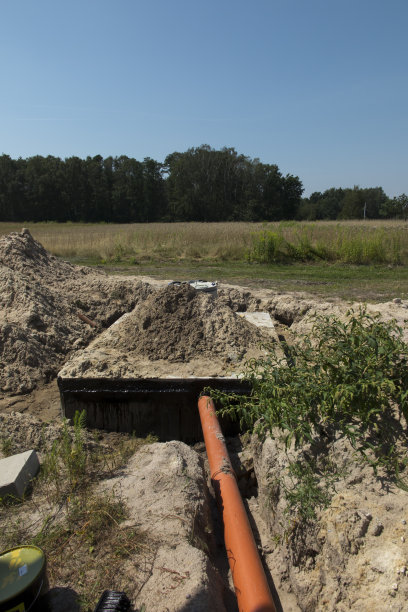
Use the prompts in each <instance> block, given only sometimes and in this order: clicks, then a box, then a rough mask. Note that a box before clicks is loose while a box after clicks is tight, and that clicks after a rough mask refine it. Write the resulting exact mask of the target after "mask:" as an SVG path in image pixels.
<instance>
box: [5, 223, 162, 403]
mask: <svg viewBox="0 0 408 612" xmlns="http://www.w3.org/2000/svg"><path fill="white" fill-rule="evenodd" d="M150 292H151V288H150V286H149V285H148V284H147V283H141V282H136V281H132V280H129V279H126V280H124V279H120V278H115V277H108V276H106V275H105V274H103V273H101V272H98V271H94V270H92V269H90V268H84V267H79V266H73V265H71V264H69V263H67V262H64V261H60V260H58V259H57V258H56V257H54V256H52V255H50V254H49V253H48V252H47V251H46V250H45V249H44V248H43V247H42V246H41V244H40V243H39V242H37V241H36V240H34V238H33V237H32V236H31V234H30V232H29V231H28V230H23V231H22V232H21V233H16V232H15V233H11V234H9V235H8V236H3V237H2V238H0V389H1V391H3V392H10V393H26V392H28V391H31V390H32V389H33V388H34V387H35V386H36V384H37V383H39V382H40V381H43V382H47V381H49V380H50V379H51V378H52V377H53V376H55V375H56V373H57V372H58V369H59V367H60V366H61V364H62V363H63V362H64V361H65V359H66V356H67V355H68V354H69V353H70V352H71V351H72V349H77V348H79V347H81V346H85V345H86V344H87V343H88V342H89V341H90V340H91V339H92V338H93V337H95V335H96V333H97V332H98V330H100V329H101V327H107V326H108V325H110V324H111V323H112V322H113V321H115V320H116V319H118V318H119V317H120V316H121V315H122V314H123V313H125V312H128V311H130V310H132V308H134V307H135V305H136V304H137V303H138V301H139V300H140V299H144V298H145V297H146V296H147V295H148V294H149V293H150ZM80 314H82V315H85V316H86V317H88V318H89V319H90V320H92V321H93V322H95V323H96V327H95V328H92V327H91V326H90V325H88V324H87V323H84V321H83V320H81V319H80V318H79V315H80Z"/></svg>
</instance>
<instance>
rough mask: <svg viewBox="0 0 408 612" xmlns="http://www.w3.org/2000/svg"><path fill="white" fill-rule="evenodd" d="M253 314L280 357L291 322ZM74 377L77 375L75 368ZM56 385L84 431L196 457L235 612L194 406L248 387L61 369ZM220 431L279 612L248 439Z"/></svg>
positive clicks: (235, 382)
mask: <svg viewBox="0 0 408 612" xmlns="http://www.w3.org/2000/svg"><path fill="white" fill-rule="evenodd" d="M240 309H241V313H240V315H241V316H245V307H243V306H242V305H240ZM257 314H258V315H259V314H260V315H263V324H265V320H267V322H268V326H269V329H270V330H271V333H272V335H273V338H274V341H276V342H278V343H279V344H281V346H282V351H283V353H284V352H285V343H286V342H287V341H288V336H290V331H289V328H290V325H291V323H292V321H289V320H286V319H285V320H281V321H278V320H272V319H271V318H270V316H269V314H268V313H257ZM249 316H250V317H251V316H252V318H253V317H254V314H253V313H252V315H249ZM258 318H259V317H258ZM261 318H262V317H261ZM118 324H119V326H120V321H119V322H117V323H116V324H115V325H116V326H117V325H118ZM110 339H111V338H110ZM108 341H109V337H108ZM71 371H72V369H71ZM73 371H74V372H76V371H77V370H76V369H75V368H74V369H73ZM58 385H59V389H60V395H61V405H62V411H63V414H64V416H65V417H67V418H69V419H72V418H73V416H74V414H75V413H76V411H82V410H85V412H86V415H87V426H88V427H90V428H97V429H101V430H107V431H119V432H121V431H122V432H128V433H135V434H136V435H137V436H139V437H143V436H146V435H149V434H153V435H154V436H155V437H157V439H158V440H159V441H160V442H170V441H174V440H178V441H181V442H184V443H186V444H188V445H189V446H190V447H191V448H192V449H193V450H194V451H195V452H196V453H198V455H199V456H200V458H201V460H202V462H203V466H204V469H205V473H206V480H207V491H206V492H205V494H206V495H207V496H208V499H209V504H210V509H211V520H212V532H213V533H212V538H213V545H212V546H211V547H210V548H209V556H210V559H211V562H212V564H213V565H214V567H215V568H216V570H217V571H218V573H219V575H220V576H221V579H222V581H223V583H224V585H225V590H224V594H223V601H224V605H225V609H226V610H228V611H230V610H231V611H236V610H238V604H237V600H236V596H235V594H234V585H233V580H232V575H231V571H230V568H229V564H228V558H227V553H226V549H225V542H224V525H223V523H222V519H221V516H220V508H219V504H217V500H216V495H215V493H214V489H213V487H212V484H211V473H210V468H209V463H208V458H207V453H206V448H205V444H204V442H203V433H202V429H201V423H200V418H199V413H198V409H197V400H198V398H199V396H200V393H202V392H203V391H204V390H205V389H206V388H216V389H219V390H222V391H225V392H233V393H248V392H249V391H250V387H249V386H248V384H247V383H245V382H244V381H242V380H240V379H239V378H238V377H236V376H232V377H228V376H221V377H214V376H212V377H205V376H190V377H185V378H182V377H177V376H170V377H157V378H138V379H136V378H126V377H124V378H123V379H118V378H109V377H105V376H99V377H92V376H90V377H89V376H81V375H79V376H78V375H74V376H71V375H70V374H69V368H68V370H67V368H65V369H64V370H63V371H62V372H61V373H60V375H59V377H58ZM221 426H222V430H223V433H224V435H225V439H226V444H227V448H228V453H229V457H230V459H231V463H232V465H233V469H234V472H235V475H236V479H237V484H238V488H239V491H240V493H241V496H242V499H243V503H244V506H245V509H246V512H247V516H248V519H249V522H250V525H251V528H252V532H253V536H254V539H255V543H256V547H257V549H258V553H259V557H260V559H261V563H262V566H263V569H264V572H265V576H266V580H267V582H268V585H269V588H270V591H271V593H272V594H273V599H274V605H275V608H276V610H282V609H283V607H282V603H281V599H280V596H279V594H278V592H277V589H276V587H275V584H274V581H273V576H272V574H271V571H270V568H269V566H268V563H267V558H268V555H269V554H270V553H271V551H272V550H271V547H270V545H269V544H268V531H267V527H266V525H265V523H264V522H263V519H262V517H261V514H260V512H259V508H258V502H257V497H258V483H257V478H256V474H255V470H254V465H253V460H252V457H251V456H250V454H248V446H247V444H246V442H247V441H248V438H249V436H247V435H245V432H242V431H240V428H239V425H238V423H237V422H233V421H231V420H230V419H227V418H223V419H221ZM289 609H290V610H294V611H295V610H297V609H298V608H297V606H296V604H294V602H293V601H292V602H291V607H290V608H289Z"/></svg>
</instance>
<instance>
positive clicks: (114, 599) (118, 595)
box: [94, 591, 130, 612]
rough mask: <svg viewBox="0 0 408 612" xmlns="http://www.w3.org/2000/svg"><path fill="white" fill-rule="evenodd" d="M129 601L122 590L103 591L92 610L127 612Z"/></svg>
mask: <svg viewBox="0 0 408 612" xmlns="http://www.w3.org/2000/svg"><path fill="white" fill-rule="evenodd" d="M128 610H130V601H129V599H128V597H127V596H126V594H125V593H123V592H122V591H104V592H103V593H102V595H101V598H100V600H99V602H98V605H97V606H96V608H95V610H94V612H128Z"/></svg>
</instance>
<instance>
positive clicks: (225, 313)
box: [0, 230, 408, 612]
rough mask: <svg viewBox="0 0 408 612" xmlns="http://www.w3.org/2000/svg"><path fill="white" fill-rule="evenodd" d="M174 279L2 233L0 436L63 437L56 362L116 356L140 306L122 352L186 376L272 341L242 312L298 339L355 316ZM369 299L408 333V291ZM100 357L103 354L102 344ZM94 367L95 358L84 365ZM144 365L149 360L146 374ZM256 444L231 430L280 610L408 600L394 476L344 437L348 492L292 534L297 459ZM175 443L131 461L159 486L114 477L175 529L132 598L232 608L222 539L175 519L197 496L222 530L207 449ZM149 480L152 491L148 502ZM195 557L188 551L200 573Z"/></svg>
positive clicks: (328, 306)
mask: <svg viewBox="0 0 408 612" xmlns="http://www.w3.org/2000/svg"><path fill="white" fill-rule="evenodd" d="M166 285H167V283H166V282H158V281H155V282H150V281H149V279H147V278H143V279H137V278H135V277H109V276H107V275H104V274H103V273H99V272H96V271H94V270H92V269H89V268H81V267H75V266H72V265H71V264H69V263H67V262H61V261H59V260H57V259H56V258H54V257H52V256H51V255H49V254H48V253H47V252H46V251H45V250H44V249H43V247H42V246H41V245H40V244H39V243H38V242H36V241H35V240H34V239H33V238H32V237H31V235H30V234H29V232H28V231H27V230H24V231H23V232H21V233H13V234H10V235H9V236H5V237H3V238H1V239H0V355H1V357H0V416H1V417H2V418H0V438H2V439H4V438H10V437H12V438H13V437H14V438H15V440H17V441H18V444H17V442H16V450H25V449H26V448H33V447H34V448H35V447H36V445H38V444H40V441H41V439H43V433H41V432H43V426H42V423H49V424H50V425H48V428H49V429H48V430H47V431H49V439H50V440H52V439H53V436H55V435H56V434H55V431H56V430H55V431H54V429H53V427H54V424H58V423H60V403H59V393H58V388H57V385H56V378H55V377H56V374H57V372H58V371H59V370H60V369H61V368H62V367H63V366H64V364H66V363H67V362H68V361H69V360H71V359H73V358H74V357H76V356H77V355H78V354H79V353H82V355H84V354H85V355H86V354H87V353H86V349H87V347H88V351H90V353H89V354H92V353H93V354H96V355H97V351H98V350H99V351H100V352H103V351H105V352H106V350H107V346H106V343H105V345H104V346H102V345H100V346H99V345H98V339H99V338H100V337H102V336H101V332H105V333H108V332H109V333H110V332H111V330H113V331H112V333H115V334H116V332H115V331H114V330H115V326H113V327H112V324H113V323H114V322H115V321H117V320H118V319H119V318H120V317H121V316H122V315H124V314H125V313H132V314H129V315H128V316H127V319H126V325H125V326H124V327H123V328H121V329H120V330H119V332H118V333H117V334H116V336H115V342H117V351H118V354H120V353H121V354H123V353H124V352H125V353H126V354H127V355H130V354H131V353H132V351H134V352H135V353H137V355H138V359H139V365H140V363H142V362H143V360H145V362H146V363H145V366H146V371H147V368H148V367H149V366H151V364H152V363H155V364H156V367H157V368H158V371H162V372H163V373H164V374H165V373H166V372H168V369H169V367H170V368H171V367H174V368H175V369H176V371H177V372H180V373H182V372H186V373H189V374H187V375H191V373H194V372H195V371H196V370H195V369H194V367H193V366H194V363H195V360H196V359H197V355H198V353H199V354H200V355H201V357H200V359H201V366H200V367H201V368H205V370H206V372H207V373H208V372H212V371H214V374H215V375H217V374H218V375H220V373H221V372H222V371H224V370H225V372H227V371H228V370H231V365H233V364H234V361H236V360H238V361H240V360H242V359H244V358H245V357H247V356H249V355H250V351H251V350H252V349H253V348H254V347H255V346H259V343H260V342H261V341H263V340H265V337H264V336H263V334H262V333H261V332H259V330H256V328H252V327H251V326H250V325H249V324H248V323H247V322H246V321H243V320H242V319H241V318H240V317H238V316H236V313H237V312H245V311H268V312H269V313H270V315H271V317H272V318H273V320H274V321H275V323H276V330H277V332H278V335H279V336H281V337H284V338H286V339H289V340H290V338H291V337H293V336H294V335H298V334H301V333H308V332H310V330H311V325H312V316H313V314H315V313H322V314H336V315H337V316H339V317H344V316H346V312H347V310H348V309H349V308H350V306H351V305H350V304H344V303H342V302H341V301H340V300H331V301H326V302H322V301H318V300H316V299H313V298H311V297H310V296H307V295H305V294H280V293H277V292H272V291H268V290H264V289H259V290H249V289H246V288H242V287H240V288H238V287H234V286H228V285H224V286H222V287H220V290H219V297H218V298H217V301H216V302H215V301H213V300H212V299H211V298H206V297H205V296H199V295H197V294H196V293H192V291H193V290H190V289H188V288H184V289H183V290H181V291H176V290H174V289H166ZM352 306H353V305H352ZM354 307H358V305H357V304H356V305H354ZM368 309H369V310H370V311H371V312H379V313H380V314H381V316H382V317H384V318H385V319H388V318H395V319H396V320H397V322H398V323H399V325H400V326H401V327H402V328H403V330H404V337H405V339H406V340H408V324H407V319H408V302H405V301H401V300H399V299H398V300H394V301H393V302H388V303H384V304H376V305H368ZM79 315H81V316H79ZM93 324H95V325H93ZM108 328H109V329H108ZM107 329H108V332H106V331H105V330H107ZM108 337H109V335H108ZM91 343H92V344H91ZM84 351H85V352H84ZM214 354H216V355H218V356H219V359H220V360H219V362H217V361H216V360H214V358H213V357H212V355H214ZM97 356H98V355H97ZM226 358H227V361H226ZM97 361H98V362H100V363H103V359H101V355H100V354H99V356H98V359H97ZM130 361H131V360H130ZM130 361H129V363H130ZM82 362H83V361H82ZM91 365H92V364H91ZM122 366H123V362H122ZM122 366H121V367H122ZM89 368H90V365H89V364H88V366H87V368H86V369H87V370H88V369H89ZM223 368H224V370H223ZM101 371H102V372H103V371H104V370H103V368H102V370H101ZM130 371H131V370H129V371H128V372H130ZM143 372H144V370H143V368H142V369H141V370H139V375H143ZM122 373H123V372H122ZM249 442H250V443H249V444H247V446H245V444H243V443H242V444H241V442H240V441H239V440H236V439H235V440H232V441H230V449H231V453H232V456H233V460H234V461H235V463H236V470H237V472H238V475H239V482H240V487H241V490H242V492H243V494H244V496H245V498H246V504H247V506H248V510H249V512H250V516H251V520H252V522H253V525H254V530H255V536H256V540H257V542H258V545H259V549H260V552H261V555H262V557H263V560H264V563H265V566H266V567H267V571H268V572H269V574H270V577H271V584H272V577H273V582H274V586H275V587H276V589H277V592H278V596H279V598H280V602H281V604H282V607H283V609H284V610H286V611H288V612H289V611H293V612H295V611H297V610H304V611H307V612H308V611H312V610H336V611H337V610H338V611H339V612H343V611H345V610H349V609H353V610H358V611H359V612H360V611H362V612H365V611H366V612H368V611H371V610H373V609H376V608H377V607H378V608H381V609H384V610H390V611H391V610H393V611H394V610H395V611H401V612H402V611H403V610H405V609H407V608H406V600H407V597H408V570H407V567H408V548H407V543H406V538H408V533H406V530H407V527H406V525H407V522H408V516H406V511H405V510H406V508H407V502H408V494H407V493H406V492H405V491H403V490H402V489H399V488H397V487H395V485H394V484H393V483H392V482H391V481H390V480H387V479H386V478H385V476H384V475H380V477H375V476H373V474H372V472H371V471H369V470H368V468H367V467H366V466H365V467H362V466H361V465H360V466H359V465H357V464H356V465H354V460H353V452H352V450H351V449H349V448H347V447H345V446H344V447H341V448H340V447H339V448H337V452H338V454H339V456H341V457H343V460H344V463H345V464H350V465H351V464H352V463H353V467H352V468H350V469H349V470H348V473H347V475H346V476H344V478H343V480H341V481H339V483H338V487H337V494H336V496H335V498H334V499H333V502H332V504H331V505H330V506H329V508H328V509H327V510H326V511H324V512H322V513H321V515H320V516H319V522H318V523H317V526H316V525H315V526H313V527H309V526H308V525H300V526H299V527H298V528H297V529H296V530H294V531H293V533H294V534H295V536H294V537H293V538H292V539H288V538H287V537H286V535H285V534H287V532H285V531H284V529H283V527H282V525H284V521H285V514H284V504H283V502H282V498H281V497H280V496H279V494H278V493H276V491H275V492H274V493H273V495H272V494H271V487H270V483H271V481H273V478H274V477H275V476H276V473H277V472H281V471H282V470H284V469H285V465H286V464H285V461H287V456H286V454H285V453H284V449H283V448H281V447H280V446H279V444H278V442H277V441H276V440H269V441H267V442H265V443H264V444H260V443H259V441H257V440H256V439H253V440H252V441H249ZM111 443H112V444H113V443H114V441H113V439H112V441H111ZM169 444H170V446H168V445H161V444H158V445H157V446H156V447H155V449H154V456H153V457H150V458H149V452H150V451H147V450H145V451H143V453H144V454H143V453H142V454H141V455H140V456H135V458H134V462H135V465H136V464H137V465H139V464H140V465H142V464H143V466H144V467H143V469H144V470H145V471H146V472H147V473H148V476H147V473H146V476H145V478H147V477H148V478H149V479H150V485H149V486H145V484H143V483H142V482H141V481H139V480H137V479H136V480H135V473H134V470H132V469H131V467H130V468H129V470H127V471H126V473H123V474H122V475H121V476H120V475H118V476H117V478H118V479H119V481H112V482H111V483H110V485H109V486H114V485H115V483H116V484H118V482H119V486H121V487H122V489H123V490H126V491H128V492H130V491H131V490H132V487H133V489H134V490H135V491H137V492H138V493H137V495H136V497H135V495H131V494H129V495H127V500H128V504H129V505H130V507H131V508H132V503H133V502H132V500H136V498H137V503H136V501H135V504H134V506H133V510H132V511H133V513H134V516H135V517H136V516H139V515H140V516H141V514H142V512H145V511H146V513H147V514H146V517H145V518H141V519H140V521H141V523H144V524H145V526H146V528H148V529H150V530H151V529H153V526H154V529H156V530H157V529H159V527H160V528H162V527H163V529H164V531H163V532H160V534H159V535H158V536H157V537H158V540H159V544H160V545H159V548H158V549H157V551H159V552H157V555H156V557H155V558H154V559H152V560H151V567H150V566H149V567H150V569H149V571H148V573H147V574H146V575H145V577H144V578H143V576H142V574H143V572H142V573H141V576H142V577H141V581H142V584H143V585H144V586H143V587H142V589H141V590H140V591H139V592H138V593H136V592H135V594H134V595H135V601H136V600H137V601H138V602H139V603H140V604H141V603H146V609H147V611H148V612H149V610H153V609H154V610H163V612H164V611H166V610H171V611H173V610H174V611H176V610H187V609H188V610H199V609H210V608H211V609H217V610H218V609H219V610H223V609H225V610H234V604H233V603H232V600H231V597H230V593H231V588H230V584H228V572H227V571H226V570H225V557H224V560H223V559H222V554H221V553H220V551H219V550H218V549H217V547H219V543H220V537H219V535H218V536H217V537H218V539H217V538H216V542H215V544H214V543H213V544H211V543H210V544H209V548H208V550H207V549H205V547H203V546H202V542H201V544H197V542H195V541H193V540H194V539H193V540H192V538H191V532H189V531H185V532H184V531H183V530H182V529H179V528H178V527H177V524H181V523H183V520H185V521H188V522H189V524H190V526H191V516H192V513H193V514H194V512H196V510H194V508H195V506H194V504H193V506H192V505H191V500H193V501H194V500H195V504H196V506H197V507H199V508H201V509H202V512H203V513H204V514H205V516H206V521H207V519H208V521H207V522H205V524H204V523H203V525H201V526H197V529H198V531H197V533H199V534H200V538H201V536H202V537H204V535H203V534H204V533H208V531H209V530H210V531H211V530H213V531H214V534H215V533H216V531H217V529H216V525H215V523H214V520H215V521H216V519H214V517H213V519H212V521H213V522H211V520H210V518H209V513H211V512H213V510H214V504H213V502H211V495H212V492H211V489H210V488H208V495H207V493H206V495H207V497H205V496H204V497H200V495H201V494H199V493H198V491H199V490H200V488H201V489H202V487H203V471H202V470H203V467H202V466H201V464H200V461H198V459H197V456H196V455H197V453H198V455H201V457H202V460H203V461H204V464H203V465H204V469H205V457H204V456H203V453H202V449H201V450H200V449H199V448H197V449H196V450H193V449H189V448H188V447H185V445H182V444H181V443H177V444H173V443H169ZM285 457H286V458H285ZM153 459H154V460H155V461H154V462H153V463H152V460H153ZM183 462H184V463H183ZM251 462H252V463H251ZM169 465H171V466H172V468H171V469H172V472H171V474H170V472H169V471H168V466H169ZM149 466H150V467H149ZM154 466H156V467H154ZM183 466H184V467H183ZM120 478H122V479H123V480H120ZM176 483H177V486H176ZM186 483H190V484H189V485H188V486H190V485H191V488H190V489H189V488H188V486H187V488H185V486H186ZM141 488H143V491H144V493H143V496H142V497H143V500H142V502H143V503H142V504H141V505H140V504H139V502H140V499H141ZM173 489H174V491H173V493H174V494H172V490H173ZM274 495H275V498H274ZM194 496H196V497H194ZM208 496H209V497H208ZM182 500H184V501H182ZM161 502H162V505H161V506H160V503H161ZM138 504H139V505H138ZM271 504H272V506H273V507H271ZM149 508H150V509H151V510H152V512H153V510H154V512H156V513H157V514H158V515H159V516H161V517H162V518H161V519H160V525H159V524H155V522H154V516H153V515H149V513H148V509H149ZM200 513H201V510H200ZM204 514H203V516H204ZM170 515H172V516H174V515H176V516H177V515H179V516H180V517H181V518H182V519H183V520H181V521H180V519H176V520H175V521H174V520H173V519H170V518H169V516H170ZM166 517H167V518H166ZM156 522H157V521H156ZM183 524H184V523H183ZM379 525H381V527H378V526H379ZM142 526H143V525H142ZM165 528H167V530H168V533H167V535H166V533H165V531H166V529H165ZM200 530H201V531H200ZM211 546H213V550H212V552H211V550H210V549H211ZM214 546H215V549H214ZM204 549H205V550H204ZM217 550H218V552H217ZM185 559H190V561H189V562H188V563H190V565H191V568H192V569H191V572H190V570H189V569H188V567H187V565H188V563H187V565H185ZM163 568H165V569H163ZM193 568H194V570H193ZM132 571H133V570H132ZM174 572H176V573H174ZM177 572H179V574H177ZM188 572H190V574H188ZM158 583H160V584H161V587H162V590H161V591H160V589H159V588H158V586H157V585H158ZM68 586H72V587H73V588H74V585H68ZM272 586H273V584H272ZM143 589H144V590H143ZM140 593H142V596H143V598H144V599H143V601H142V599H140ZM138 598H139V599H138ZM200 606H201V607H200ZM206 606H207V607H206ZM208 606H210V607H208ZM214 606H215V607H214ZM56 609H57V608H56Z"/></svg>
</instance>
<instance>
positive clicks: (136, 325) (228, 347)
mask: <svg viewBox="0 0 408 612" xmlns="http://www.w3.org/2000/svg"><path fill="white" fill-rule="evenodd" d="M274 339H275V340H276V338H275V336H274V330H273V328H266V327H264V328H262V327H257V326H256V325H255V324H254V323H251V322H249V321H247V320H246V319H244V318H243V317H241V316H240V315H239V314H237V313H236V312H234V311H233V310H231V308H230V307H229V306H226V305H225V304H223V303H222V302H219V301H218V300H217V299H214V298H213V297H211V296H209V295H206V294H205V293H204V294H203V293H200V292H197V291H196V290H195V289H193V288H192V287H190V286H189V285H181V286H178V287H177V286H174V285H170V286H168V287H165V288H163V289H159V290H157V291H156V292H155V293H153V294H152V295H150V296H149V297H148V298H147V299H146V300H145V301H143V302H141V303H140V304H139V305H138V306H137V307H136V308H135V309H134V310H133V311H132V312H131V313H129V314H127V315H125V316H124V317H123V318H122V319H121V320H120V321H117V322H116V323H115V324H114V325H112V326H111V327H110V328H109V329H108V330H106V332H104V333H103V334H101V335H100V336H99V337H98V338H97V339H96V340H94V341H93V342H92V343H91V344H90V345H89V346H88V347H87V348H86V349H84V350H83V351H81V352H80V353H78V354H76V355H75V356H74V357H73V358H72V359H70V360H69V361H68V362H67V363H66V364H65V366H64V367H63V368H62V369H61V370H60V372H59V376H60V378H61V379H65V378H66V379H68V378H76V377H86V378H100V377H103V378H123V379H124V378H156V377H164V378H167V377H169V376H170V377H171V376H177V377H189V376H201V377H219V376H228V375H235V374H239V373H241V372H242V370H243V369H244V363H245V362H246V361H247V360H249V359H250V358H253V357H260V356H261V355H264V354H265V350H266V349H265V346H267V345H268V344H271V343H272V342H273V341H274Z"/></svg>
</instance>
